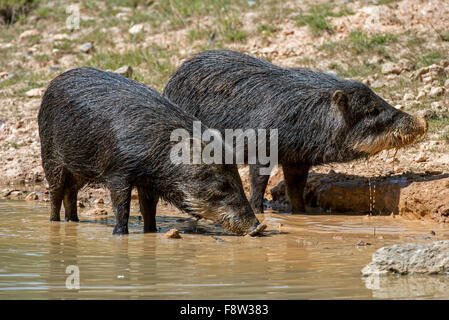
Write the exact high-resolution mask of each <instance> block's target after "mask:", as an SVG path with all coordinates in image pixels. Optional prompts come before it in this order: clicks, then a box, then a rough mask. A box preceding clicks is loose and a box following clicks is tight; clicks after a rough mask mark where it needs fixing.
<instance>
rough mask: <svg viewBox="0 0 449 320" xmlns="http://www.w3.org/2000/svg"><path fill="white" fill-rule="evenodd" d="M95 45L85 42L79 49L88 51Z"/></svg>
mask: <svg viewBox="0 0 449 320" xmlns="http://www.w3.org/2000/svg"><path fill="white" fill-rule="evenodd" d="M92 47H93V45H92V43H91V42H86V43H83V44H82V45H80V46H78V49H79V51H81V52H84V53H88V52H89V51H90V50H91V49H92Z"/></svg>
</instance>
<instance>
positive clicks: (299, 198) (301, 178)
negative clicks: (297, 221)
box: [282, 163, 310, 213]
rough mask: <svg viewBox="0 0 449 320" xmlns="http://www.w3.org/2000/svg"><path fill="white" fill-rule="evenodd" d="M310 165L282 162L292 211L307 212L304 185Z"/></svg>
mask: <svg viewBox="0 0 449 320" xmlns="http://www.w3.org/2000/svg"><path fill="white" fill-rule="evenodd" d="M309 168H310V166H308V165H304V164H296V163H295V164H282V169H283V172H284V177H285V184H286V187H287V196H288V200H289V202H290V209H291V211H292V213H299V212H305V205H304V187H305V186H306V182H307V176H308V174H309Z"/></svg>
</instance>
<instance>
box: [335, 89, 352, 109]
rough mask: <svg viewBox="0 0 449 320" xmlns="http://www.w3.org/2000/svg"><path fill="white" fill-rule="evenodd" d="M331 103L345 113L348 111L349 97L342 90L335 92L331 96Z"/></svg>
mask: <svg viewBox="0 0 449 320" xmlns="http://www.w3.org/2000/svg"><path fill="white" fill-rule="evenodd" d="M332 103H333V104H334V105H336V106H337V107H338V108H339V109H340V110H341V111H346V110H347V109H348V104H349V97H348V95H347V94H346V92H344V91H342V90H335V91H334V93H333V94H332Z"/></svg>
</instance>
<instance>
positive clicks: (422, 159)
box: [415, 155, 428, 163]
mask: <svg viewBox="0 0 449 320" xmlns="http://www.w3.org/2000/svg"><path fill="white" fill-rule="evenodd" d="M427 160H428V158H427V157H426V156H422V155H421V156H417V157H416V158H415V162H418V163H420V162H426V161H427Z"/></svg>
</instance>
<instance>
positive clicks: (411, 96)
mask: <svg viewBox="0 0 449 320" xmlns="http://www.w3.org/2000/svg"><path fill="white" fill-rule="evenodd" d="M414 98H415V96H414V95H413V94H412V93H406V94H405V95H404V98H403V99H404V100H405V101H410V100H413V99H414Z"/></svg>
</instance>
